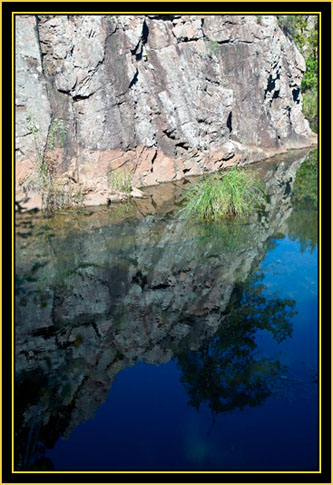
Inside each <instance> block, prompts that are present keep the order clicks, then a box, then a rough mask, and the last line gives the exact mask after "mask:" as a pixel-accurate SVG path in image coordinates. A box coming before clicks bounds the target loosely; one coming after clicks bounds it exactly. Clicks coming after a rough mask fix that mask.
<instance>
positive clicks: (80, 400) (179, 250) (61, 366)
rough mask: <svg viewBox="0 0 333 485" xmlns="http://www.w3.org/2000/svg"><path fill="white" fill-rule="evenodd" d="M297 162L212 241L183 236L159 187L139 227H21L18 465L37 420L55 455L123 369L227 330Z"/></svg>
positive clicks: (200, 233) (275, 225) (271, 175)
mask: <svg viewBox="0 0 333 485" xmlns="http://www.w3.org/2000/svg"><path fill="white" fill-rule="evenodd" d="M303 159H304V156H301V155H298V156H296V155H295V154H290V156H289V159H285V160H284V161H282V162H281V160H271V161H270V162H269V163H266V168H265V176H264V179H265V182H266V186H267V191H268V194H269V196H270V202H269V204H267V211H266V212H265V213H264V214H263V215H262V216H261V218H260V219H259V218H254V219H253V220H252V221H249V223H247V224H236V225H229V224H227V223H226V225H221V226H218V227H216V231H217V232H216V234H214V233H212V232H211V228H210V229H209V228H208V229H207V228H206V230H205V226H204V225H202V224H193V225H191V224H190V225H189V226H188V227H186V230H184V229H185V228H184V221H182V220H180V219H179V217H177V216H175V213H174V210H175V206H174V200H173V198H174V196H175V195H177V191H179V190H181V186H180V187H179V186H177V185H170V190H169V191H168V190H164V198H163V197H162V196H161V187H159V188H158V190H157V188H155V189H154V188H151V189H146V190H151V191H152V194H151V195H152V197H151V199H147V200H142V201H138V202H137V204H138V210H139V213H141V216H140V217H139V219H136V220H133V219H131V218H129V219H128V220H125V221H122V222H121V219H120V218H119V221H118V222H117V220H116V219H114V218H113V220H112V217H113V216H112V214H110V211H112V209H110V210H105V211H101V210H98V211H95V212H92V213H91V214H90V215H89V214H86V213H83V214H82V215H81V216H80V215H77V214H74V215H73V216H72V217H71V215H70V214H69V215H67V216H64V215H56V216H53V218H52V217H51V218H46V219H45V218H35V219H33V218H31V216H30V215H25V216H21V217H20V218H19V219H18V221H17V223H18V225H17V258H16V265H17V266H16V269H17V276H18V279H17V288H16V294H17V296H16V320H15V333H16V367H15V369H16V377H17V384H16V403H17V404H16V406H17V408H16V412H17V419H16V440H17V441H16V446H17V450H18V456H19V458H18V461H20V460H22V459H23V456H24V454H25V450H26V446H27V444H26V443H27V439H28V435H29V429H30V428H31V426H32V423H33V422H34V420H35V418H36V416H37V417H38V423H39V424H38V426H40V440H41V441H43V442H44V443H45V444H46V445H47V446H48V447H52V446H53V445H54V443H55V441H56V440H57V439H58V438H59V436H60V435H62V436H69V435H70V433H71V432H72V430H73V429H74V428H75V426H76V425H77V424H78V423H80V422H82V421H83V420H86V419H89V418H91V417H93V416H94V413H95V412H96V410H97V409H98V407H99V406H100V405H101V404H102V403H103V402H104V400H105V399H106V397H107V395H108V392H109V389H110V387H111V386H112V383H113V381H114V379H115V377H116V375H117V374H118V373H119V372H120V371H121V370H122V369H124V368H126V367H128V366H132V365H134V364H135V363H136V362H138V361H141V362H147V363H151V364H155V365H158V364H159V363H162V362H168V361H169V360H170V359H172V358H174V357H175V356H177V355H178V354H179V353H181V352H183V351H184V350H188V349H191V350H197V349H199V348H200V347H201V346H202V345H203V344H204V342H206V341H207V340H208V339H210V338H211V337H212V336H214V335H215V333H216V332H217V330H218V329H219V328H223V326H224V324H225V319H226V318H227V317H228V314H229V313H230V312H231V313H232V311H233V305H231V306H230V307H228V305H229V303H230V299H231V298H232V295H233V293H234V291H235V289H236V288H237V285H239V284H241V283H243V282H245V281H246V280H247V279H248V277H249V275H251V273H253V272H256V270H257V269H258V266H259V264H260V262H261V261H262V260H263V258H264V257H265V254H266V251H267V248H268V245H269V241H270V238H271V236H272V235H273V234H275V233H278V232H283V231H284V230H285V229H286V220H287V219H288V217H289V215H290V213H291V211H292V207H291V201H290V188H291V187H292V185H293V182H294V179H295V173H296V170H297V168H298V167H299V166H300V164H301V162H302V160H303ZM258 170H262V168H260V167H258ZM168 186H169V184H167V185H166V186H165V187H164V189H168ZM162 192H163V191H162ZM156 206H157V210H156ZM62 218H64V220H63V221H62ZM110 218H111V219H110ZM235 307H237V305H235ZM20 463H21V466H22V465H23V463H22V461H21V462H20Z"/></svg>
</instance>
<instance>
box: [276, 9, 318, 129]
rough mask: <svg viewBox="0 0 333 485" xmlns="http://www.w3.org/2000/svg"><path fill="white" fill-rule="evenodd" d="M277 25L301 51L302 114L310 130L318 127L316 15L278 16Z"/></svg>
mask: <svg viewBox="0 0 333 485" xmlns="http://www.w3.org/2000/svg"><path fill="white" fill-rule="evenodd" d="M277 17H278V24H279V26H280V27H281V28H282V30H283V31H284V32H285V34H286V35H288V36H289V37H290V38H292V39H293V40H294V41H295V43H296V44H297V47H298V48H299V50H300V51H301V53H302V55H303V57H304V59H305V65H306V71H305V73H304V76H303V79H302V84H301V91H302V94H303V113H304V116H305V117H306V119H307V120H308V121H309V122H310V125H311V128H312V129H313V130H314V131H317V126H318V106H317V105H318V101H317V98H318V17H317V16H316V15H311V16H310V15H278V16H277Z"/></svg>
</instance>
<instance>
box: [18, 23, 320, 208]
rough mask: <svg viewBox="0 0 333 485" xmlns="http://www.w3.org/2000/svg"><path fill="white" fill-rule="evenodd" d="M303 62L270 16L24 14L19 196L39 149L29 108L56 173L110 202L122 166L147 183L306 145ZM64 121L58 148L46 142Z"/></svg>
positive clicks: (309, 139) (90, 199)
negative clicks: (111, 180)
mask: <svg viewBox="0 0 333 485" xmlns="http://www.w3.org/2000/svg"><path fill="white" fill-rule="evenodd" d="M304 70H305V63H304V59H303V58H302V56H301V54H300V53H299V51H298V50H297V48H296V46H295V44H294V43H293V42H292V41H291V40H290V39H289V38H287V37H286V36H285V34H284V33H283V32H282V30H281V29H280V28H279V27H278V25H277V21H276V18H275V17H274V16H262V17H258V16H253V15H252V16H251V15H247V16H243V15H202V16H186V15H164V16H162V15H137V16H135V15H133V16H128V15H119V16H107V15H86V16H83V15H82V16H80V15H78V16H76V15H69V16H67V15H66V16H65V15H56V16H54V15H42V16H38V17H36V16H21V15H19V16H17V17H16V154H17V157H16V163H17V185H18V198H19V196H20V194H21V195H22V192H20V187H21V185H22V183H23V182H24V181H25V180H26V179H27V177H28V176H29V173H31V170H32V162H31V160H32V159H33V158H34V151H35V146H36V139H34V136H33V134H32V133H31V130H29V127H28V125H27V122H26V118H27V116H28V115H29V114H32V115H33V116H34V117H35V119H36V120H37V125H38V144H39V147H40V150H41V151H43V150H46V149H48V150H49V153H51V152H52V155H51V157H52V159H53V161H55V163H56V169H57V174H58V176H62V177H63V179H64V178H66V177H67V178H70V180H71V181H72V182H73V183H75V184H77V186H78V187H81V188H82V189H83V192H84V194H85V198H86V200H85V203H86V204H89V203H98V202H99V203H103V202H104V203H105V202H106V200H107V198H108V196H109V192H110V189H109V188H108V184H107V173H108V172H109V171H110V170H111V169H116V168H118V167H121V168H123V169H125V170H126V171H127V172H129V173H130V175H131V178H132V182H133V185H134V186H137V187H140V186H145V185H154V184H158V183H160V182H164V181H170V180H179V179H181V178H183V177H184V176H185V175H186V174H187V175H192V174H199V173H204V172H209V171H214V170H218V169H219V168H222V167H224V166H227V165H231V164H235V163H240V162H241V163H246V162H249V161H253V160H256V159H261V158H266V157H267V156H268V155H270V154H273V153H274V152H275V151H277V150H286V149H287V148H291V147H292V148H296V147H302V146H309V145H311V144H312V143H313V142H314V141H315V138H314V135H313V133H312V132H311V130H310V128H309V125H308V123H307V121H306V120H305V119H304V117H303V115H302V99H301V94H300V83H301V79H302V76H303V73H304ZM59 121H61V123H62V124H63V127H64V133H65V135H63V136H64V139H63V143H62V146H61V147H60V146H58V147H57V146H54V145H53V146H50V145H51V144H50V134H51V133H54V132H55V131H54V127H55V126H57V125H56V124H57V122H59ZM28 195H30V196H31V194H28ZM96 196H98V197H97V198H96Z"/></svg>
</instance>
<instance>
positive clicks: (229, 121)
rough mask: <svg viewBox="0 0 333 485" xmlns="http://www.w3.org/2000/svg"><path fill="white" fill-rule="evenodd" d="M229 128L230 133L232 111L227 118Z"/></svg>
mask: <svg viewBox="0 0 333 485" xmlns="http://www.w3.org/2000/svg"><path fill="white" fill-rule="evenodd" d="M227 128H229V131H230V133H231V132H232V111H230V113H229V114H228V118H227Z"/></svg>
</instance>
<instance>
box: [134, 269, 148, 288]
mask: <svg viewBox="0 0 333 485" xmlns="http://www.w3.org/2000/svg"><path fill="white" fill-rule="evenodd" d="M132 283H136V284H137V285H139V286H140V287H141V288H142V290H144V288H145V286H146V285H147V276H146V275H143V274H142V272H141V271H138V272H137V273H136V274H135V275H134V276H133V278H132Z"/></svg>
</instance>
